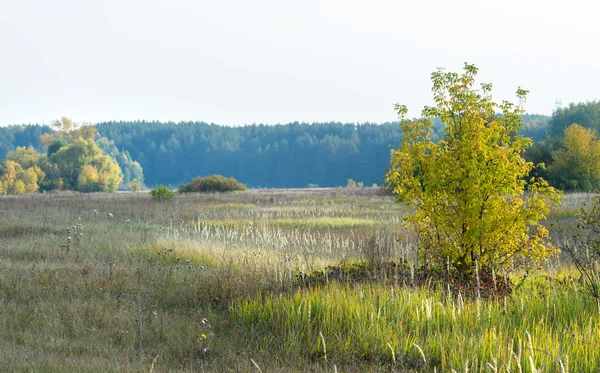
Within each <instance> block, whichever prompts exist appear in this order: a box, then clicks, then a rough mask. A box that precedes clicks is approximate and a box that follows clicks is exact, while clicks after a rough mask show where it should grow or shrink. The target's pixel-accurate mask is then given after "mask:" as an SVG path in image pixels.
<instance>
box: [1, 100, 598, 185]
mask: <svg viewBox="0 0 600 373" xmlns="http://www.w3.org/2000/svg"><path fill="white" fill-rule="evenodd" d="M523 121H524V125H523V127H522V128H521V130H520V131H521V134H522V135H524V136H526V137H531V138H532V139H533V140H534V145H533V146H532V147H531V148H529V149H528V150H527V152H526V153H525V158H526V159H527V160H528V161H531V162H534V163H535V164H538V163H544V164H545V168H544V167H538V168H535V169H534V170H533V171H532V174H535V175H538V176H543V177H545V178H547V179H548V180H549V181H550V183H551V184H552V185H554V186H557V187H558V188H561V189H563V190H594V189H598V188H600V167H597V166H596V165H598V164H599V163H600V161H596V160H594V155H593V153H594V152H591V153H590V150H593V149H595V148H594V146H592V145H590V144H594V142H593V141H596V140H595V135H596V133H598V132H597V131H598V130H600V128H599V127H600V103H599V102H596V101H594V102H588V103H581V104H572V105H570V106H568V107H565V108H562V109H557V110H555V112H554V113H553V115H552V116H543V115H534V114H525V115H523ZM573 123H578V124H579V125H580V127H581V128H583V129H585V130H587V131H586V132H582V131H581V130H579V129H577V130H574V131H570V132H568V133H567V138H566V139H565V130H566V129H567V128H568V127H569V126H571V125H572V124H573ZM95 128H96V130H97V134H95V137H94V140H95V144H96V145H97V146H98V147H99V148H100V149H101V150H102V152H103V154H106V155H108V156H109V157H110V158H112V159H114V160H116V161H117V163H118V165H119V167H120V169H121V178H122V181H121V183H120V187H121V188H127V187H128V184H129V183H130V182H131V181H132V180H134V179H135V180H137V181H141V182H142V183H145V184H147V185H150V186H152V185H158V184H165V185H172V186H178V185H180V184H182V183H188V182H190V180H192V179H193V178H194V177H196V176H207V175H213V174H220V175H224V176H227V177H234V178H235V179H237V180H240V181H241V182H243V183H245V184H246V185H248V186H249V187H254V188H260V187H279V188H286V187H288V188H289V187H307V186H309V185H311V186H321V187H337V186H345V185H347V182H348V179H352V180H356V181H357V182H361V183H362V184H363V185H372V184H377V185H382V184H383V182H384V181H383V175H384V174H385V172H386V170H387V169H388V168H389V167H390V149H393V148H396V147H397V146H398V144H399V143H400V139H401V137H402V133H401V130H400V126H399V123H398V122H389V123H383V124H373V123H361V124H354V123H338V122H327V123H311V124H309V123H299V122H294V123H288V124H279V125H263V124H254V125H247V126H240V127H229V126H221V125H216V124H209V123H205V122H179V123H173V122H168V123H164V122H157V121H151V122H150V121H129V122H123V121H121V122H116V121H113V122H103V123H98V124H96V125H95ZM431 130H432V135H431V138H432V140H433V141H437V140H439V138H440V136H441V135H442V134H443V132H444V128H443V125H442V124H441V121H440V120H438V119H436V120H434V122H433V126H432V129H431ZM55 131H56V130H55V129H52V128H50V127H47V126H39V125H28V126H9V127H1V128H0V159H6V157H7V155H8V154H9V152H11V151H14V150H15V148H16V147H17V146H20V147H29V146H30V147H32V148H33V149H35V150H36V151H38V152H44V151H46V150H45V149H44V145H43V144H42V143H41V142H40V140H39V139H40V137H43V136H45V135H48V134H53V133H54V132H55ZM573 137H576V139H575V140H572V138H573ZM577 149H578V150H577ZM578 151H579V153H578ZM598 152H599V154H600V149H599V150H598ZM573 162H579V163H581V164H582V166H581V167H570V165H572V164H573ZM584 164H585V165H584ZM5 166H6V162H4V166H0V172H2V167H5Z"/></svg>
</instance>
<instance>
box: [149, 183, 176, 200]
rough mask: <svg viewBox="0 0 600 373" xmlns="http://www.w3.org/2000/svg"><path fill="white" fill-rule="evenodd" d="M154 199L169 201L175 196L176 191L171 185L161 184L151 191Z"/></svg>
mask: <svg viewBox="0 0 600 373" xmlns="http://www.w3.org/2000/svg"><path fill="white" fill-rule="evenodd" d="M150 194H152V199H153V200H155V201H169V200H171V199H173V197H174V196H175V192H173V189H171V188H170V187H166V186H163V185H159V186H157V187H156V188H154V189H152V190H151V191H150Z"/></svg>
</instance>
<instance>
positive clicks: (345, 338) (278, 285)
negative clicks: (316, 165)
mask: <svg viewBox="0 0 600 373" xmlns="http://www.w3.org/2000/svg"><path fill="white" fill-rule="evenodd" d="M586 198H588V196H583V195H582V196H579V195H577V196H573V197H571V196H568V197H567V199H566V201H569V202H568V203H567V204H568V205H564V206H563V207H561V209H562V210H559V211H557V212H555V214H556V216H561V214H565V216H566V215H568V214H571V212H570V211H571V210H573V209H574V208H578V206H581V205H582V204H583V203H584V202H585V201H586ZM565 203H566V202H563V204H565ZM571 205H572V206H571ZM565 211H566V212H565ZM402 214H403V209H402V206H401V205H398V204H394V203H393V198H392V197H390V196H387V195H385V194H384V193H381V192H380V191H379V190H376V189H361V190H347V189H341V190H335V189H323V190H313V189H311V190H286V191H281V190H260V191H249V192H248V193H234V194H228V195H219V194H216V195H215V194H212V195H182V196H176V197H175V199H174V200H173V201H170V202H166V203H157V202H154V201H152V199H151V198H150V196H149V195H148V194H145V193H137V194H128V193H124V194H111V195H108V194H93V195H80V194H72V195H69V194H56V195H31V196H20V197H1V198H0V305H1V307H2V311H3V312H2V313H0V325H1V326H2V327H1V328H0V346H1V348H2V354H1V355H0V370H2V371H10V372H13V371H36V372H53V371H56V372H63V371H78V372H87V371H89V372H98V371H102V372H110V371H114V372H123V371H129V372H138V371H139V372H148V371H150V370H151V369H153V371H154V372H167V371H173V372H175V371H182V372H192V371H209V372H226V371H231V372H257V371H258V368H257V366H258V367H260V369H261V370H262V371H263V372H280V371H298V372H302V371H313V372H334V371H336V370H337V371H340V372H341V371H346V372H349V371H353V372H363V371H374V372H375V371H410V370H411V369H412V370H415V369H423V370H431V369H433V368H436V369H437V371H441V369H442V368H444V369H446V368H454V369H456V371H464V369H465V366H466V367H468V368H470V371H472V372H473V371H478V368H481V367H484V368H485V367H487V366H488V365H486V364H487V363H490V364H494V362H493V358H495V359H496V360H497V361H498V365H497V367H500V366H502V365H501V364H504V366H506V363H505V362H504V360H501V359H504V358H506V356H508V355H507V351H509V347H508V346H507V343H509V341H511V340H512V341H513V345H512V349H513V350H515V353H517V352H518V351H516V350H517V349H518V347H519V346H521V347H522V349H523V351H525V350H526V349H527V348H528V344H527V340H526V338H527V335H526V334H525V331H527V332H529V333H530V334H531V335H532V338H534V343H535V345H534V347H535V348H536V349H537V348H538V347H539V349H540V350H544V348H545V350H544V351H545V352H538V351H537V350H536V351H534V352H535V353H534V356H533V358H534V365H535V366H536V367H537V368H541V369H543V370H544V371H561V370H560V369H561V368H560V364H559V363H558V360H557V359H554V360H552V359H550V358H549V357H548V356H549V355H548V354H546V352H549V353H551V354H553V356H558V355H557V353H558V352H560V351H564V352H565V354H567V353H568V354H569V359H570V360H569V361H570V363H569V364H570V366H571V370H570V371H571V372H575V371H585V370H586V369H596V370H597V369H598V367H597V365H594V364H596V363H595V362H594V361H596V362H597V360H598V359H600V357H599V356H598V355H597V352H594V351H596V349H594V348H592V347H589V348H588V347H587V346H593V345H597V343H598V340H597V339H598V335H597V330H598V328H597V322H598V308H597V305H595V304H593V305H590V304H587V303H585V302H584V301H583V300H582V298H581V296H580V295H579V294H578V293H577V291H576V290H578V289H576V288H577V286H578V284H577V282H576V280H575V279H574V278H573V275H572V273H571V272H570V271H568V270H565V269H564V268H563V267H560V265H561V264H560V262H557V261H553V262H552V267H551V268H549V270H548V272H546V273H545V274H544V277H541V275H538V276H540V277H534V278H533V279H539V281H538V280H536V281H534V283H528V284H526V285H523V286H522V287H521V288H520V289H519V290H518V291H519V292H520V293H518V294H522V295H516V296H515V297H514V299H507V304H506V305H505V304H504V303H502V302H500V303H499V304H496V303H489V304H488V303H481V304H480V305H479V306H478V305H477V303H465V304H466V306H465V305H463V307H464V311H463V316H459V318H460V317H462V318H464V320H462V319H461V320H462V321H460V322H458V321H457V322H455V321H450V319H451V318H452V313H451V311H450V310H451V309H452V305H453V304H454V303H452V302H453V301H450V300H448V298H447V294H443V293H440V294H438V293H436V294H429V293H421V292H418V291H408V290H406V289H404V290H401V289H400V290H399V289H396V290H394V289H390V288H388V287H384V286H378V285H369V287H366V288H365V287H360V286H356V287H355V286H348V287H339V286H337V285H330V286H326V287H323V288H317V289H313V290H310V291H308V290H304V291H301V292H298V291H297V290H295V289H296V287H295V286H294V282H295V277H296V275H297V274H298V273H299V272H307V271H310V270H311V269H322V268H323V267H324V266H325V265H328V264H332V263H337V262H338V261H340V260H345V259H356V258H366V259H368V260H370V261H376V260H380V259H381V258H384V257H401V258H403V259H405V260H409V261H410V260H411V259H412V258H414V238H413V237H412V236H411V234H410V232H409V231H407V230H403V229H401V228H400V227H399V223H400V221H401V218H402ZM563 220H568V222H567V223H565V222H563V221H561V222H560V223H558V219H557V220H556V222H554V224H556V225H555V226H554V227H553V228H552V232H553V234H554V235H555V238H556V239H557V240H559V239H561V237H563V236H565V237H566V235H567V234H568V232H567V231H566V229H568V228H565V227H569V225H568V224H571V223H570V222H571V221H572V220H570V218H569V219H563ZM549 224H550V223H549ZM79 227H81V228H79ZM561 229H562V230H561ZM79 232H81V235H79ZM561 235H563V236H561ZM390 237H392V238H393V239H390ZM540 289H541V290H540ZM532 291H535V292H536V293H535V294H537V295H536V296H535V297H530V296H529V295H530V294H531V293H532ZM384 298H385V299H386V300H387V299H388V298H389V302H388V301H386V302H383V301H382V300H383V299H384ZM303 299H306V300H304V301H303ZM307 301H308V302H309V303H310V304H311V306H310V307H311V308H310V312H311V315H312V316H311V317H312V320H313V321H311V322H312V323H314V325H313V324H307V323H306V318H307V312H309V311H308V309H307V306H308V304H309V303H307ZM377 302H380V303H377ZM317 304H319V306H318V307H317V306H316V305H317ZM376 304H379V305H378V306H375V305H376ZM427 304H428V305H429V306H427V307H429V308H430V309H431V311H427V309H428V308H427V307H425V305H427ZM454 306H455V307H457V305H456V304H454ZM373 307H375V308H373ZM423 307H425V308H423ZM478 307H480V308H478ZM292 309H293V310H295V311H294V312H295V313H294V312H291V311H290V310H292ZM478 309H479V311H477V310H478ZM503 310H504V311H503ZM511 310H514V312H512V311H511ZM519 310H520V311H519ZM528 310H530V312H529V311H528ZM374 311H377V312H374ZM509 311H510V312H512V313H510V312H509ZM427 312H432V314H431V317H426V316H424V315H426V314H427ZM478 312H479V313H478ZM503 312H504V313H503ZM506 312H509V314H508V315H507V314H506ZM417 314H418V316H417ZM400 315H404V316H402V317H401V318H400ZM383 316H385V317H383ZM348 320H352V321H353V322H352V325H349V324H348ZM541 320H543V323H542V321H541ZM310 325H313V326H312V327H307V326H310ZM494 328H495V331H494V333H496V336H497V337H496V338H497V341H498V342H493V341H494V339H493V338H492V337H491V336H490V333H492V330H494ZM565 328H568V330H571V331H574V335H575V337H572V338H571V339H572V341H571V342H569V343H570V344H569V346H570V347H569V348H570V350H569V349H568V348H566V347H565V348H564V349H563V350H560V348H561V347H560V346H561V345H560V344H557V342H556V341H555V339H556V338H557V336H559V335H560V332H561V331H563V330H567V329H565ZM590 328H592V329H590ZM473 330H475V331H476V332H473ZM588 330H591V331H588ZM307 333H308V334H307ZM392 337H393V338H392ZM481 339H485V340H486V341H488V342H486V343H488V344H487V345H486V346H488V347H486V348H487V350H482V352H481V353H479V352H478V350H477V348H476V347H475V344H474V343H475V342H476V341H478V340H481ZM453 343H454V344H458V345H463V346H464V349H463V350H462V351H463V353H462V355H460V354H459V355H457V354H452V353H450V352H449V351H450V350H452V346H453ZM494 343H496V344H494ZM564 343H566V340H565V342H564ZM388 344H389V345H388ZM413 344H414V345H418V346H419V349H421V351H423V353H424V356H425V358H426V360H427V363H421V362H420V361H421V360H422V358H421V354H420V352H419V351H418V349H417V348H416V347H414V346H413ZM469 346H470V347H469ZM542 347H543V348H542ZM442 350H443V351H442ZM392 351H393V352H392ZM444 351H445V352H444ZM565 354H563V355H561V356H563V357H564V356H566V355H565ZM529 355H530V353H528V352H523V354H522V358H523V360H522V361H523V363H522V365H523V367H522V369H523V371H526V372H529V371H531V369H530V367H529V365H527V364H526V363H527V361H526V360H528V356H529ZM157 356H158V357H157ZM325 356H326V357H327V359H325ZM561 362H562V363H563V365H564V364H566V360H565V359H564V358H563V359H562V360H561ZM513 363H514V362H513ZM515 364H516V363H514V364H513V365H512V366H513V368H514V369H517V368H516V367H517V365H515ZM586 364H587V365H586ZM485 369H488V368H485ZM581 369H584V370H581ZM481 370H482V371H484V369H483V368H482V369H481ZM488 371H493V370H489V369H488ZM498 371H502V370H498ZM588 371H589V370H588Z"/></svg>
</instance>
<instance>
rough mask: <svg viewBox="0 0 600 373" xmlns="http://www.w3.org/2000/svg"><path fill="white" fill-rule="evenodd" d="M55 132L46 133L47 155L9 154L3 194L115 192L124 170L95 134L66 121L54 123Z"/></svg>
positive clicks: (31, 150) (22, 151)
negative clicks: (104, 148) (47, 191)
mask: <svg viewBox="0 0 600 373" xmlns="http://www.w3.org/2000/svg"><path fill="white" fill-rule="evenodd" d="M54 127H55V128H56V131H55V132H52V133H45V134H43V135H42V136H41V139H40V143H41V144H42V145H44V146H47V147H48V151H47V153H46V154H42V153H38V152H37V151H36V150H35V149H34V148H33V147H28V148H25V147H17V148H16V149H15V150H14V151H12V152H10V153H8V155H7V158H6V159H7V161H6V162H5V167H3V171H2V173H0V180H1V182H2V187H0V193H4V194H21V193H33V192H36V191H38V190H52V189H69V190H78V191H82V192H113V191H115V190H117V187H118V186H119V184H120V182H121V179H122V178H121V169H120V168H119V165H118V164H117V162H116V161H115V160H113V159H112V158H111V157H110V156H107V155H104V154H103V153H102V150H101V149H100V148H99V147H98V146H97V145H96V143H95V141H94V136H95V134H96V130H95V128H94V127H92V126H90V125H81V124H79V123H75V122H73V121H71V120H69V119H67V118H62V119H61V120H59V121H55V122H54Z"/></svg>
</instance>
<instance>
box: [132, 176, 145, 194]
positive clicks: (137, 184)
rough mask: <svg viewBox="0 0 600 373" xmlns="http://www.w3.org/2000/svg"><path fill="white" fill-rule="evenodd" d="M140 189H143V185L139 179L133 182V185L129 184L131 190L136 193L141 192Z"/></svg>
mask: <svg viewBox="0 0 600 373" xmlns="http://www.w3.org/2000/svg"><path fill="white" fill-rule="evenodd" d="M140 189H142V183H140V181H139V180H138V179H133V180H131V183H129V190H131V191H132V192H134V193H135V192H139V191H140Z"/></svg>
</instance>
